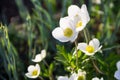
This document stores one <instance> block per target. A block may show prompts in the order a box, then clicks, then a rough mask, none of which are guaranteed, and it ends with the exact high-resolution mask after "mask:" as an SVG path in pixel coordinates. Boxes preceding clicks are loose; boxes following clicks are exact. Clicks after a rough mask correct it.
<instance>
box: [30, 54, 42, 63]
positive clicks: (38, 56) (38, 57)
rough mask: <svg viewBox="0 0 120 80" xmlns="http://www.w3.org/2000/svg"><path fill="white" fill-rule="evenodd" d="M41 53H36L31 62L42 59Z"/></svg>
mask: <svg viewBox="0 0 120 80" xmlns="http://www.w3.org/2000/svg"><path fill="white" fill-rule="evenodd" d="M42 59H43V58H42V55H41V54H37V55H36V56H35V59H32V61H33V62H41V61H42Z"/></svg>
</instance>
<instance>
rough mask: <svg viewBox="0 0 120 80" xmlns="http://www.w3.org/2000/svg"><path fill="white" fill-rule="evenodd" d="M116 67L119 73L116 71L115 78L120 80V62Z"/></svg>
mask: <svg viewBox="0 0 120 80" xmlns="http://www.w3.org/2000/svg"><path fill="white" fill-rule="evenodd" d="M116 66H117V71H115V74H114V77H115V78H116V79H117V80H120V61H118V62H117V64H116Z"/></svg>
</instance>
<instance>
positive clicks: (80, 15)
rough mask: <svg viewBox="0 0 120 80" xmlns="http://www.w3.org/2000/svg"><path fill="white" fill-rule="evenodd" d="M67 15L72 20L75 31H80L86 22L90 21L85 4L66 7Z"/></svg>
mask: <svg viewBox="0 0 120 80" xmlns="http://www.w3.org/2000/svg"><path fill="white" fill-rule="evenodd" d="M68 16H69V17H70V18H71V19H72V20H73V21H74V25H75V28H76V31H81V30H83V29H84V28H85V26H86V24H87V23H88V22H89V21H90V17H89V14H88V11H87V7H86V5H85V4H83V5H82V7H81V8H79V7H78V6H77V5H71V6H69V7H68Z"/></svg>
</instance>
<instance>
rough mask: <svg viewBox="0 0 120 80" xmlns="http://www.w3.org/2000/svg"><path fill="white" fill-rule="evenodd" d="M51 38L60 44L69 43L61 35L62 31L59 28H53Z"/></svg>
mask: <svg viewBox="0 0 120 80" xmlns="http://www.w3.org/2000/svg"><path fill="white" fill-rule="evenodd" d="M52 36H53V37H54V38H55V39H57V40H59V41H61V42H67V41H69V39H68V38H67V37H65V36H64V34H63V30H62V29H61V28H59V27H58V28H55V29H54V30H53V31H52Z"/></svg>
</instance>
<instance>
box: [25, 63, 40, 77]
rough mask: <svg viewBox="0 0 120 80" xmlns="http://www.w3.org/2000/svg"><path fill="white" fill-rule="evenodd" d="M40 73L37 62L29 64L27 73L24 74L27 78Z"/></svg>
mask: <svg viewBox="0 0 120 80" xmlns="http://www.w3.org/2000/svg"><path fill="white" fill-rule="evenodd" d="M39 74H40V66H39V65H38V64H36V65H35V66H34V65H30V66H29V67H28V73H26V74H25V75H26V76H27V77H28V78H37V77H38V76H39Z"/></svg>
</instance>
